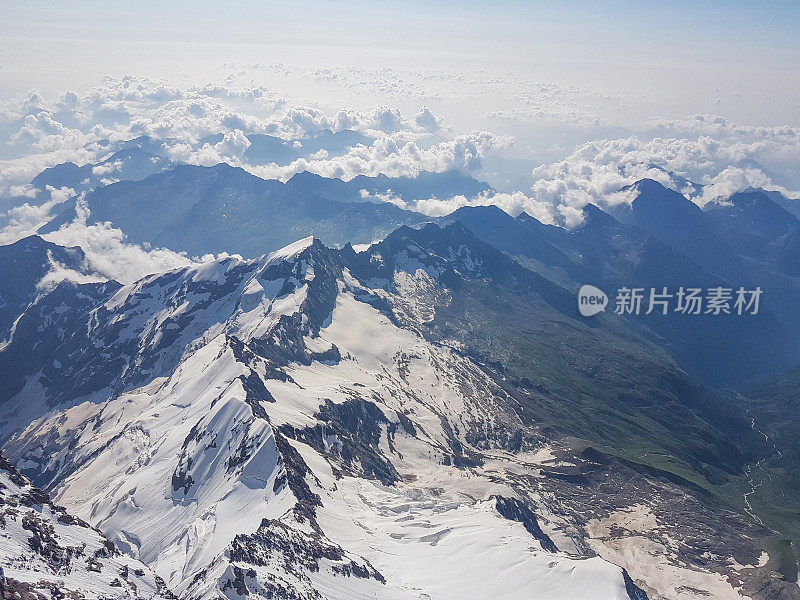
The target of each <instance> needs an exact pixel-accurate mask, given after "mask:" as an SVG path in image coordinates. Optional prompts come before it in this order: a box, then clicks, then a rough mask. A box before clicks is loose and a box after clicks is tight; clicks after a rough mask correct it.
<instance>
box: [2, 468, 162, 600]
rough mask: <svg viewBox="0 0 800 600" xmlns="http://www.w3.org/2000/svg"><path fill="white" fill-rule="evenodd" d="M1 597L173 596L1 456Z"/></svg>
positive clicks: (143, 567)
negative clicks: (54, 502) (32, 483)
mask: <svg viewBox="0 0 800 600" xmlns="http://www.w3.org/2000/svg"><path fill="white" fill-rule="evenodd" d="M0 593H1V594H2V597H3V598H22V599H25V600H27V599H35V598H36V599H38V598H47V599H51V598H52V599H55V598H65V597H70V598H76V599H77V598H82V599H83V598H86V599H89V598H97V599H99V598H132V599H133V598H136V599H142V600H145V599H146V600H156V599H167V598H174V596H173V595H172V594H171V593H170V592H169V590H168V589H167V588H166V586H165V585H164V582H163V581H162V580H161V578H160V577H158V576H157V575H154V574H153V573H152V572H151V571H150V569H149V568H148V567H147V566H146V565H144V564H142V563H141V562H140V561H138V560H136V559H134V558H131V557H130V556H127V555H125V554H122V553H121V552H120V551H119V550H118V549H117V548H115V547H114V545H113V544H112V543H111V542H110V541H109V540H108V539H107V538H106V537H105V536H104V535H103V534H102V533H100V532H99V531H98V530H96V529H94V528H93V527H91V526H90V525H89V524H88V523H86V522H85V521H83V520H81V519H79V518H77V517H74V516H73V515H71V514H70V513H69V512H67V511H66V510H65V509H64V508H63V507H61V506H57V505H55V504H53V502H52V501H51V500H50V498H49V496H48V495H47V494H46V493H45V492H43V491H42V490H40V489H38V488H35V487H33V486H31V484H30V482H29V481H28V480H27V479H26V478H25V477H23V476H22V475H20V473H19V472H18V471H17V470H16V469H15V468H14V466H13V465H11V464H10V463H9V462H8V461H7V460H6V459H5V458H3V457H2V456H0Z"/></svg>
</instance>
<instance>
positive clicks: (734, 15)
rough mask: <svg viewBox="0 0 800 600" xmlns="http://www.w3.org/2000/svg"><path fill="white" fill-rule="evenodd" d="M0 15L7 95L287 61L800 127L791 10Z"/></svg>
mask: <svg viewBox="0 0 800 600" xmlns="http://www.w3.org/2000/svg"><path fill="white" fill-rule="evenodd" d="M0 13H1V14H2V15H3V18H2V19H0V96H9V95H11V94H16V93H20V92H22V91H24V90H27V89H29V88H34V87H35V88H37V89H40V90H42V91H44V92H53V93H55V92H57V91H63V90H64V89H71V88H78V87H80V86H82V85H89V84H92V83H94V82H95V81H97V80H98V79H99V77H101V76H102V75H104V74H123V73H135V74H147V75H154V76H159V77H176V76H178V75H180V74H186V73H188V74H190V75H191V76H192V77H194V78H196V79H198V80H203V79H205V78H214V77H220V76H221V75H222V74H224V69H225V68H228V67H224V68H221V67H220V65H221V63H223V62H225V63H230V62H235V63H237V64H249V63H253V62H261V63H270V62H274V61H276V60H280V61H283V62H285V63H287V64H298V65H303V66H306V67H325V66H350V65H354V66H366V67H376V66H382V65H386V66H390V67H393V68H396V69H414V70H421V69H442V70H453V71H469V70H475V69H484V70H488V71H492V70H498V71H500V70H502V71H514V72H518V73H521V74H523V75H524V76H526V77H529V78H531V80H532V81H543V82H554V83H557V84H559V85H564V86H568V85H574V86H585V87H589V88H591V89H594V90H597V91H599V92H604V93H609V94H627V95H634V96H636V95H638V96H641V97H642V98H643V99H645V100H646V101H647V102H648V103H651V104H652V105H653V106H655V107H656V108H655V109H654V111H655V112H656V113H657V114H664V115H667V116H670V117H675V118H678V117H680V116H684V115H687V114H692V113H709V112H716V113H719V114H725V115H726V116H728V117H730V118H733V119H735V120H737V121H738V122H743V123H751V124H770V125H777V124H792V125H798V124H800V67H798V64H797V63H798V60H797V59H798V57H800V41H799V40H798V38H799V37H800V36H798V35H797V34H796V31H797V27H798V25H800V3H798V2H689V1H680V2H665V3H650V2H541V3H540V2H514V1H501V2H492V3H487V2H474V1H467V2H458V3H454V2H438V3H435V4H433V5H432V4H431V3H429V2H351V3H347V4H345V3H341V2H328V1H319V0H318V1H304V2H296V3H286V2H275V3H272V2H236V3H229V2H203V1H199V2H198V1H192V2H188V1H180V2H155V1H152V0H145V1H140V2H99V1H97V2H94V1H92V2H89V1H78V2H75V1H73V2H60V1H56V2H41V1H40V2H36V1H34V2H30V1H26V2H22V1H20V2H9V1H7V0H3V1H0ZM336 100H337V99H336V98H331V101H332V102H336ZM342 101H344V100H342Z"/></svg>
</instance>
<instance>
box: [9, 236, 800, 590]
mask: <svg viewBox="0 0 800 600" xmlns="http://www.w3.org/2000/svg"><path fill="white" fill-rule="evenodd" d="M490 297H491V298H494V300H492V301H491V302H494V304H493V305H492V304H491V303H490V302H489V301H488V298H490ZM570 299H571V294H570V293H569V292H568V291H566V290H564V289H562V288H560V287H559V286H557V285H555V284H553V283H552V282H550V281H548V280H546V279H545V278H543V277H541V276H540V275H537V274H536V273H533V272H531V271H528V270H526V269H524V268H522V267H521V266H520V265H519V264H517V263H516V262H514V261H513V260H511V259H510V258H509V257H507V256H506V255H504V254H502V253H500V252H499V251H497V250H495V249H494V248H491V247H490V246H488V245H486V244H483V243H481V242H480V241H479V240H477V239H476V238H475V236H473V235H472V234H470V232H469V231H467V230H466V229H465V228H463V227H461V226H459V225H452V226H449V227H447V228H445V229H440V228H438V227H436V226H433V225H429V226H427V227H425V228H423V229H422V230H420V231H416V230H412V229H409V228H401V229H399V230H398V231H396V232H395V233H394V234H392V235H391V236H389V237H388V238H387V239H386V240H385V241H384V242H381V243H379V244H376V245H373V246H372V247H371V248H370V249H368V250H367V251H365V252H363V253H355V252H354V251H353V250H352V248H350V247H345V248H344V249H343V250H341V251H335V250H331V249H329V248H326V247H325V246H324V245H322V244H321V243H320V242H319V241H317V240H312V239H306V240H302V241H301V242H298V243H296V244H293V245H291V246H290V247H287V248H285V249H283V250H281V251H279V252H275V253H273V254H271V255H270V256H267V257H264V258H262V259H259V260H254V261H241V260H238V259H234V258H226V259H221V260H217V261H213V262H211V263H208V264H205V265H202V266H197V267H192V268H187V269H180V270H177V271H172V272H169V273H164V274H158V275H153V276H150V277H147V278H145V279H143V280H141V281H139V282H137V283H135V284H132V285H129V286H124V287H120V286H118V285H117V284H112V283H109V284H105V286H103V285H98V284H95V285H76V284H74V283H69V282H65V283H63V284H61V285H59V286H58V287H57V288H55V289H54V290H53V291H51V292H50V293H49V294H47V295H46V296H44V297H42V298H40V299H38V300H37V301H36V302H35V303H34V304H33V305H32V306H30V307H28V308H27V309H26V311H25V313H24V315H23V316H22V317H21V318H20V319H19V323H20V325H23V324H25V328H23V329H20V333H19V334H18V335H17V334H15V336H14V337H13V338H12V340H11V341H10V343H9V345H8V346H7V347H6V348H5V349H3V350H2V351H0V369H5V370H4V371H3V372H4V373H15V372H16V371H14V369H17V370H19V376H18V377H17V379H15V380H14V381H15V382H16V383H15V384H14V386H13V389H12V388H7V390H6V391H7V393H6V395H5V396H4V398H3V399H2V400H0V416H1V417H2V422H3V431H4V434H3V439H4V440H5V442H4V452H6V453H7V454H8V455H9V456H10V457H11V458H13V460H14V461H15V462H17V464H19V465H20V467H21V468H22V469H23V471H24V472H25V473H29V474H30V475H31V477H34V478H35V479H36V482H37V483H38V484H40V485H42V486H45V487H46V488H47V489H49V490H52V492H53V494H54V495H55V497H57V498H58V501H59V502H61V503H63V504H65V505H67V506H68V507H69V508H70V509H71V510H73V511H74V512H75V513H76V514H78V515H79V516H80V517H81V518H84V519H86V520H87V521H89V522H90V523H93V524H95V525H97V526H98V527H100V528H101V529H102V530H103V531H104V532H106V533H107V535H108V536H109V537H110V538H111V539H112V540H113V541H114V542H115V543H116V544H117V545H118V547H120V548H121V549H124V550H125V551H126V552H127V553H129V554H131V555H133V556H134V557H138V558H139V559H140V560H142V561H144V562H146V563H147V564H149V565H151V566H152V568H153V569H154V570H155V571H156V572H157V573H159V574H160V575H161V576H162V577H164V579H165V580H166V581H167V583H168V584H169V585H170V587H172V589H173V590H174V591H175V592H176V593H177V594H178V595H180V596H181V597H186V598H217V597H219V596H220V595H224V596H226V597H229V598H239V597H242V596H246V595H250V596H253V597H270V594H272V595H273V596H274V595H279V596H281V595H282V597H286V598H319V597H322V598H341V597H347V598H370V597H375V596H379V597H381V598H420V597H424V596H423V594H425V595H427V596H428V597H430V598H436V599H442V600H444V599H446V598H457V597H498V596H500V597H506V598H523V597H530V596H531V594H534V593H543V594H545V595H546V597H556V596H557V597H564V598H597V597H602V598H637V599H640V598H642V597H643V595H642V594H643V591H642V590H645V591H646V592H647V594H648V595H649V597H651V598H687V597H692V596H691V594H693V593H694V591H691V592H687V591H686V590H701V591H704V592H705V593H708V594H712V595H713V596H714V597H717V598H731V599H733V598H739V597H740V596H739V594H738V592H737V591H736V589H735V588H741V587H743V589H745V591H746V593H747V595H748V596H750V597H753V598H765V597H768V596H764V595H763V594H762V595H760V594H761V592H759V591H758V590H759V584H760V583H762V582H763V581H766V580H769V581H772V582H773V583H772V585H774V586H776V589H778V588H780V586H783V587H785V589H786V590H787V591H786V592H785V593H787V594H789V593H790V592H791V587H790V585H789V584H788V583H787V582H786V581H785V580H783V579H781V577H780V576H778V575H773V573H774V564H773V562H772V556H771V555H770V556H768V557H767V559H764V560H762V554H761V552H762V551H763V549H764V548H765V547H767V544H768V543H769V541H770V540H772V539H774V538H775V536H774V534H772V533H771V532H769V531H768V530H766V529H765V528H763V527H760V526H759V525H758V524H757V523H755V522H753V521H751V520H749V519H748V518H747V517H746V515H743V514H740V513H737V512H735V511H734V510H732V509H731V507H730V506H726V505H725V504H724V503H723V502H721V501H720V500H719V499H718V497H715V496H713V495H709V494H708V493H707V491H703V489H706V490H708V489H713V487H712V485H711V484H710V482H709V481H708V480H706V483H703V479H702V478H703V475H702V474H700V473H702V469H703V464H705V465H706V473H707V476H708V477H709V478H711V479H714V478H715V477H722V478H723V479H724V478H726V477H727V478H729V479H730V480H731V481H734V480H736V477H737V475H736V473H737V470H738V469H741V468H743V465H744V464H745V462H746V460H747V457H744V456H742V455H741V450H740V449H739V448H737V447H732V446H731V445H729V444H727V443H726V441H725V440H724V439H723V437H721V432H722V430H720V429H718V428H717V427H718V426H719V427H722V426H723V425H725V426H726V427H727V426H730V427H734V426H736V424H735V423H732V422H731V423H727V424H719V425H715V424H714V423H713V422H711V421H710V420H709V418H708V416H707V415H706V414H705V413H704V406H705V405H706V404H707V403H711V402H713V400H714V399H713V397H711V396H710V395H708V394H707V393H706V392H704V391H703V390H702V388H699V386H696V385H693V384H692V383H691V381H689V380H688V379H687V377H686V376H685V374H682V373H680V372H679V371H678V370H677V369H676V368H675V367H674V365H673V364H672V363H671V362H670V361H669V359H668V357H666V356H665V355H663V354H659V353H658V351H657V349H656V348H655V347H653V346H651V345H649V344H647V343H644V344H642V343H641V342H637V341H630V340H629V341H627V342H625V341H624V340H625V336H626V335H627V333H626V332H628V330H627V329H626V327H625V325H624V323H619V322H614V320H613V318H611V317H609V319H608V322H607V323H604V325H607V326H608V328H609V329H608V330H607V331H606V330H605V329H600V330H598V328H597V327H593V326H592V325H591V324H588V323H585V322H584V321H582V320H581V319H579V318H577V316H571V315H572V314H574V313H576V312H577V311H575V309H574V303H573V302H574V300H573V301H572V302H571V301H570ZM62 306H67V307H70V308H69V310H68V311H64V310H63V309H61V308H60V307H62ZM517 307H519V308H521V309H522V310H523V312H520V313H518V314H519V320H518V321H517V322H507V321H506V319H507V317H508V315H510V314H515V313H514V312H513V311H510V310H509V309H510V308H517ZM473 308H474V309H476V310H473ZM478 308H479V309H480V310H477V309H478ZM481 315H483V317H481ZM480 318H482V319H484V321H483V322H481V321H480V320H479V319H480ZM526 319H530V324H529V325H527V326H520V324H521V323H522V322H524V321H525V320H526ZM537 319H538V320H537ZM548 323H549V324H550V325H547V324H548ZM512 328H516V329H517V332H518V333H521V334H522V337H521V338H520V340H521V341H519V342H517V343H515V344H511V345H510V344H509V343H508V339H507V338H506V337H505V336H506V335H507V333H508V331H509V330H510V329H512ZM554 329H555V330H556V331H557V332H560V333H556V334H555V335H554V333H553V331H554ZM23 331H27V332H29V333H28V334H23V333H22V332H23ZM34 331H35V332H36V334H35V335H33V332H34ZM494 332H496V333H494ZM567 332H571V333H567ZM563 333H566V336H565V339H567V340H568V341H571V342H572V343H574V346H571V345H570V344H567V345H566V346H565V345H563V344H559V343H558V342H557V338H558V337H559V336H560V335H562V334H563ZM492 336H494V340H493V339H492ZM470 339H472V340H474V341H473V342H472V344H470V343H467V341H468V340H470ZM482 340H487V342H488V343H487V344H486V348H487V349H488V350H487V355H488V356H479V355H478V354H477V353H476V351H475V350H476V346H475V345H474V344H477V343H479V342H480V341H482ZM37 341H38V344H39V345H41V346H42V347H43V350H42V351H38V350H37V351H36V352H31V349H32V348H34V349H35V346H36V345H37V344H36V342H37ZM586 344H595V345H602V346H603V347H604V348H607V350H608V352H609V356H610V357H611V361H612V362H611V363H609V364H606V365H604V366H602V367H600V368H598V366H597V365H591V364H585V362H583V361H581V360H580V356H579V355H578V354H577V353H576V352H575V351H574V350H572V351H570V348H580V347H585V346H586ZM26 352H27V353H28V354H27V356H28V359H27V362H25V363H23V362H22V357H23V356H26V354H25V353H26ZM555 361H560V362H555ZM20 369H21V370H20ZM525 378H527V381H526V380H525ZM4 381H5V379H4ZM613 389H617V390H620V389H625V390H631V392H635V391H638V392H639V395H636V394H635V393H632V394H629V395H624V396H621V397H615V396H613V395H611V392H610V390H613ZM670 418H671V419H672V421H673V422H674V421H681V420H683V421H685V423H686V426H685V428H682V429H681V430H679V431H677V432H676V434H675V435H677V436H683V437H673V438H672V439H667V438H665V437H664V435H663V429H662V426H663V424H665V423H666V422H667V420H668V419H670ZM592 419H594V421H595V422H594V431H595V432H597V433H598V434H600V435H601V438H600V439H598V438H597V437H596V434H592V428H591V427H590V421H591V420H592ZM637 431H639V434H638V436H637V437H636V439H634V438H632V437H631V435H632V434H634V433H636V432H637ZM576 434H581V435H584V436H585V437H583V439H581V440H578V439H576ZM590 434H592V435H595V437H589V436H590ZM592 439H593V440H594V441H596V442H598V443H597V444H594V445H595V446H598V447H603V448H605V446H608V447H611V448H617V449H618V452H617V453H618V454H623V452H622V451H620V450H619V449H620V448H622V449H624V448H628V449H629V451H630V452H629V454H628V455H626V456H619V455H618V456H613V455H611V454H608V453H607V448H605V449H604V451H603V452H600V451H598V450H597V449H592V448H590V446H591V445H592V443H591V442H590V440H592ZM632 442H635V443H636V444H647V448H649V449H654V450H657V451H658V452H660V458H659V457H656V458H655V459H648V461H645V462H649V463H650V464H642V461H643V460H644V458H643V457H639V455H638V454H634V453H633V450H634V449H635V448H634V446H633V445H631V444H632ZM642 448H643V446H640V447H639V448H638V449H639V450H642ZM636 458H639V461H638V462H637V461H636V460H633V459H636ZM653 462H655V463H656V464H657V465H658V466H659V467H660V468H659V469H655V468H653ZM680 473H683V474H684V475H680ZM692 473H694V475H692ZM698 474H699V475H698ZM687 477H691V478H693V481H689V480H687ZM703 486H705V488H704V487H703ZM598 493H600V494H601V496H600V498H602V502H598V499H599V498H598V496H597V494H598ZM673 511H674V513H675V514H674V518H673ZM629 514H635V515H638V516H637V518H636V519H635V520H634V521H633V522H629V521H630V520H629V519H626V517H625V515H629ZM707 523H714V524H715V528H712V529H711V530H709V528H708V527H707V525H706V524H707ZM643 536H645V537H647V539H651V540H653V542H654V543H655V544H656V545H655V546H649V547H648V550H646V551H645V552H644V553H643V554H637V555H636V556H632V555H631V554H630V553H629V551H628V550H627V549H628V548H630V547H631V545H632V544H633V545H636V544H637V541H636V540H638V539H641V538H642V537H643ZM670 540H676V542H672V541H670ZM674 544H679V545H680V546H679V548H683V550H679V549H678V548H676V547H675V546H674ZM554 550H555V551H554ZM623 567H624V569H626V570H623ZM664 572H668V573H669V577H664V576H663V575H661V574H662V573H664ZM497 573H503V574H504V576H503V577H502V578H497V577H496V574H497ZM444 574H446V575H444ZM761 587H763V586H761ZM795 587H796V586H795ZM780 589H783V588H780ZM787 597H790V598H791V597H792V596H791V595H789V596H787Z"/></svg>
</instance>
